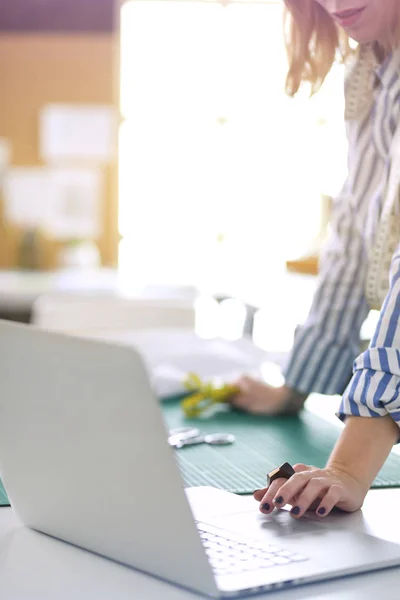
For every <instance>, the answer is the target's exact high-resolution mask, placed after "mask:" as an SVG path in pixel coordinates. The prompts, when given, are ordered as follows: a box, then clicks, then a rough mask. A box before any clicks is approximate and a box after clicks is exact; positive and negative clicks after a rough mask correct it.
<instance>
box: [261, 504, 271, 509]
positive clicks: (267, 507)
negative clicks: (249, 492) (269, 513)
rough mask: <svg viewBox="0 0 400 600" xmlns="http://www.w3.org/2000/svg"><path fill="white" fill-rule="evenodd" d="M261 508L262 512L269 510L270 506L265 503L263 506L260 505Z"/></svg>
mask: <svg viewBox="0 0 400 600" xmlns="http://www.w3.org/2000/svg"><path fill="white" fill-rule="evenodd" d="M261 508H262V509H263V510H270V508H271V505H270V504H269V503H268V502H265V503H264V504H262V505H261Z"/></svg>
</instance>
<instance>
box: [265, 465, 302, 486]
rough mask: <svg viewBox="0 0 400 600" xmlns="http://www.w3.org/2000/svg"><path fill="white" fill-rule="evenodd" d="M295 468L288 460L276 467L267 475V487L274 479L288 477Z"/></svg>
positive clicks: (292, 473)
mask: <svg viewBox="0 0 400 600" xmlns="http://www.w3.org/2000/svg"><path fill="white" fill-rule="evenodd" d="M294 473H295V470H294V469H293V467H292V465H290V464H289V463H288V462H285V463H283V465H281V466H280V467H277V468H276V469H274V470H273V471H271V472H270V473H268V475H267V486H268V487H269V486H270V485H271V483H272V482H273V481H275V479H279V478H280V477H281V478H282V477H283V479H290V478H291V476H292V475H294Z"/></svg>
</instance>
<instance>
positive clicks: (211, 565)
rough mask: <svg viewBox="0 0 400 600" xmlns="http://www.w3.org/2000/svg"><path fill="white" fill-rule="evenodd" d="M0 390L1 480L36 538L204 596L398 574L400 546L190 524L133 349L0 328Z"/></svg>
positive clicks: (282, 518)
mask: <svg viewBox="0 0 400 600" xmlns="http://www.w3.org/2000/svg"><path fill="white" fill-rule="evenodd" d="M0 382H1V384H0V385H1V393H0V476H1V478H2V479H3V482H4V484H5V487H6V490H7V493H8V495H9V498H10V502H11V504H12V506H13V509H14V510H15V512H16V513H17V515H18V516H19V518H20V519H21V520H22V522H23V523H25V524H26V525H27V526H29V527H31V528H33V529H35V530H37V531H40V532H43V533H45V534H48V535H51V536H53V537H55V538H58V539H60V540H64V541H66V542H69V543H71V544H74V545H76V546H79V547H81V548H85V549H87V550H89V551H92V552H95V553H97V554H99V555H102V556H104V557H107V558H110V559H113V560H115V561H118V562H119V563H123V564H124V565H128V566H130V567H134V568H136V569H139V570H141V571H144V572H146V573H149V574H152V575H154V576H156V577H159V578H162V579H163V580H167V581H169V582H171V583H174V584H176V585H179V586H181V587H184V588H188V589H191V590H194V591H196V592H199V593H201V594H204V595H208V596H211V597H231V596H238V595H251V594H252V593H260V592H264V591H269V590H274V589H276V588H285V587H294V586H297V585H300V584H304V583H309V582H314V581H320V580H325V579H331V578H334V577H341V576H344V575H349V574H354V573H360V572H364V571H365V572H367V571H371V570H375V569H381V568H385V567H391V566H395V565H400V545H397V544H393V543H389V542H386V541H384V540H381V539H379V538H376V537H373V536H371V535H366V534H361V533H355V532H352V531H348V530H346V529H345V528H344V527H343V528H342V529H336V528H335V529H333V528H331V529H330V528H328V527H327V526H326V524H325V526H324V524H322V523H315V522H312V521H310V522H307V521H298V522H295V521H294V520H293V519H291V518H290V516H288V515H287V513H286V512H285V511H279V512H278V513H277V516H275V517H274V516H272V517H271V516H268V517H263V516H262V515H261V514H258V513H257V511H255V512H254V513H243V514H241V513H240V512H239V513H238V514H226V515H225V516H223V515H222V516H221V518H220V519H217V521H215V520H213V521H212V522H198V521H197V520H196V519H195V517H194V513H195V511H193V510H192V508H191V506H190V504H189V501H188V494H187V493H185V490H184V486H183V482H182V479H181V476H180V471H179V468H178V466H177V462H176V457H175V453H176V452H177V450H174V449H173V448H171V447H170V446H169V444H168V442H167V430H166V428H165V425H164V422H163V416H162V412H161V408H160V404H159V401H158V400H157V398H156V397H155V395H154V393H153V391H152V388H151V384H150V381H149V375H148V373H147V371H146V368H145V366H144V362H143V360H142V358H141V356H140V355H139V353H138V352H137V351H136V350H135V349H134V348H131V347H128V346H123V345H120V346H119V345H117V344H113V343H109V342H101V341H98V340H96V341H94V340H88V339H83V338H78V337H73V336H68V335H64V334H56V333H51V332H46V331H42V330H39V329H35V328H34V327H32V326H28V325H18V324H12V323H7V322H1V321H0ZM284 458H285V457H284V456H283V457H282V460H284ZM211 492H213V490H212V489H211V490H210V494H211V495H210V502H212V501H213V495H212V493H211ZM201 498H202V502H205V503H206V502H207V493H205V494H202V495H201ZM256 515H257V516H256ZM241 519H243V531H246V532H247V534H245V535H243V533H242V532H240V531H239V528H238V526H239V525H240V521H241ZM249 519H250V520H249ZM246 520H247V521H246ZM256 520H258V523H259V524H260V526H259V535H255V534H254V535H253V533H254V530H255V529H256V528H253V527H251V526H247V524H250V521H254V523H255V522H256ZM246 523H247V524H246ZM266 525H267V526H266ZM250 532H253V533H251V535H250Z"/></svg>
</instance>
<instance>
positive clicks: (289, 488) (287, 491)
mask: <svg viewBox="0 0 400 600" xmlns="http://www.w3.org/2000/svg"><path fill="white" fill-rule="evenodd" d="M317 472H318V471H314V470H311V469H307V470H304V471H300V472H297V473H295V474H294V475H293V476H292V477H291V478H290V479H285V480H283V485H282V484H281V487H280V489H279V491H277V493H276V494H275V495H274V497H273V498H271V500H272V502H273V503H274V505H275V506H277V507H278V508H281V507H282V506H285V504H292V505H293V501H294V500H295V499H296V498H297V497H298V496H299V495H300V494H301V492H302V491H303V489H304V488H305V486H306V485H307V484H308V482H309V481H310V479H312V478H313V477H315V476H316V474H317ZM277 481H282V480H281V479H277ZM271 487H272V486H271Z"/></svg>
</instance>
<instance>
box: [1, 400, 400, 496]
mask: <svg viewBox="0 0 400 600" xmlns="http://www.w3.org/2000/svg"><path fill="white" fill-rule="evenodd" d="M162 407H163V412H164V417H165V420H166V423H167V426H168V427H187V426H189V425H194V426H196V427H198V428H199V429H201V431H203V432H204V433H216V432H228V433H233V434H234V435H235V436H236V442H235V443H234V444H232V445H231V446H207V445H205V444H201V445H199V446H189V447H187V448H182V449H181V450H176V453H177V456H178V462H179V465H180V468H181V472H182V475H183V479H184V482H185V485H186V486H188V487H191V486H198V485H211V486H214V487H217V488H221V489H225V490H228V491H230V492H234V493H236V494H250V493H252V492H253V490H255V489H257V488H261V487H264V485H265V483H266V474H267V473H268V472H269V471H271V470H272V469H273V468H274V467H276V466H277V465H279V464H281V463H283V462H285V461H288V462H290V463H296V462H303V463H306V464H311V465H314V466H317V467H323V466H324V464H325V463H326V460H327V458H328V456H329V454H330V452H331V450H332V448H333V445H334V443H335V441H336V439H337V437H338V435H339V433H340V429H339V428H338V427H335V426H334V425H332V424H331V423H328V422H327V421H324V420H323V419H321V418H320V417H317V416H316V415H313V414H312V413H310V412H308V411H303V412H302V413H301V415H300V416H298V417H255V416H252V415H249V414H246V413H241V412H237V411H234V410H221V409H219V410H218V411H217V412H214V413H213V414H212V415H209V416H208V417H204V418H202V419H185V418H184V417H183V415H182V411H181V409H180V401H178V400H170V401H167V402H164V403H163V404H162ZM372 487H374V488H388V487H400V456H398V455H396V454H393V453H392V454H391V455H390V456H389V458H388V460H387V461H386V464H385V466H384V467H383V469H382V471H381V472H380V473H379V475H378V477H377V478H376V480H375V482H374V484H373V486H372ZM8 505H9V502H8V498H7V495H6V493H5V491H4V487H3V486H2V483H1V480H0V506H8Z"/></svg>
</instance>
